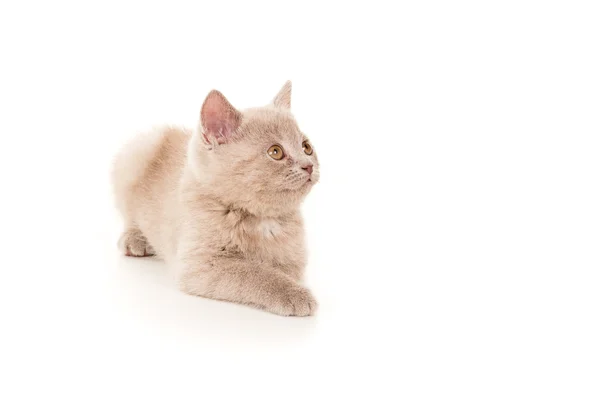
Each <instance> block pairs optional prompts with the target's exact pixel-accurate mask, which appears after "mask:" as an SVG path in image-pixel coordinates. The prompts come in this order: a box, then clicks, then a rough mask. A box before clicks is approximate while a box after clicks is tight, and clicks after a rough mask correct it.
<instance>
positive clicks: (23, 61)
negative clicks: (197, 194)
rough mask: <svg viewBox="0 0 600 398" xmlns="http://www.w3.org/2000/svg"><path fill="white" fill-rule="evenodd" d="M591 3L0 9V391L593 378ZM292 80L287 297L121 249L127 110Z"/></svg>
mask: <svg viewBox="0 0 600 398" xmlns="http://www.w3.org/2000/svg"><path fill="white" fill-rule="evenodd" d="M599 20H600V13H599V10H598V7H597V3H596V2H593V1H589V2H583V1H506V0H505V1H497V2H489V1H488V2H481V1H457V2H446V1H414V2H412V1H410V2H387V3H385V2H377V1H369V2H364V3H355V2H339V3H333V2H317V3H314V4H312V3H309V2H296V3H295V4H293V5H292V4H287V3H286V2H283V1H280V2H273V3H265V2H257V1H252V2H250V1H248V2H239V3H229V2H224V1H216V0H214V1H210V2H207V1H200V0H197V1H192V2H189V3H179V2H174V1H168V2H162V3H161V4H158V3H156V2H152V1H145V2H142V1H138V2H127V1H102V2H83V1H78V2H75V1H73V2H66V1H58V2H57V1H53V2H41V1H40V2H25V1H8V2H7V1H3V2H2V3H1V5H0V43H1V47H0V50H1V54H0V57H1V59H0V71H1V74H0V118H1V120H0V121H1V125H0V135H1V140H0V150H1V153H2V155H1V156H0V170H1V171H0V173H1V181H2V184H1V185H0V186H1V189H2V192H1V194H0V201H1V206H0V228H1V229H0V231H1V234H2V237H1V238H2V239H1V241H0V242H1V243H0V245H1V250H2V257H1V259H2V260H1V261H2V267H1V270H2V275H1V276H0V306H1V310H2V311H1V320H0V324H1V326H0V349H1V351H0V366H1V367H2V369H0V371H1V374H2V379H3V381H2V383H1V387H0V391H1V392H2V393H1V395H2V396H5V397H16V396H48V395H49V394H52V393H60V394H61V396H77V397H82V396H114V397H120V396H164V397H172V396H173V397H174V396H184V395H185V396H205V397H219V396H263V397H271V396H277V397H288V396H291V397H296V396H301V397H317V396H332V397H335V396H340V397H344V396H348V395H350V394H353V393H355V394H358V395H360V396H370V397H384V396H402V397H451V396H452V397H454V396H456V397H549V396H556V397H598V396H599V394H600V377H599V376H600V342H599V341H600V322H599V315H600V270H599V265H600V262H599V257H600V250H599V242H600V210H599V208H600V189H599V182H600V181H599V177H600V176H599V172H600V157H599V153H600V145H599V144H600V139H599V137H600V136H599V134H600V117H599V116H600V114H599V109H600V77H599V76H600V24H599V22H598V21H599ZM287 79H291V80H292V81H293V84H294V90H293V109H294V111H295V114H296V116H297V119H298V121H299V123H300V126H301V127H302V128H303V129H304V131H305V132H306V133H307V134H308V135H309V137H311V139H312V141H313V143H314V146H315V149H316V150H317V151H318V153H319V156H320V159H321V170H322V178H321V182H320V184H319V185H318V186H317V187H316V188H315V189H314V190H313V192H312V193H311V195H310V196H309V198H308V199H307V201H306V203H305V207H304V212H305V215H306V219H307V238H308V242H309V247H310V251H311V256H310V262H309V265H308V281H307V283H308V285H309V286H310V287H311V288H312V289H313V290H314V292H315V294H316V296H317V297H318V299H319V301H320V304H321V307H320V311H319V313H318V315H317V316H316V317H313V318H304V319H292V318H282V317H277V316H274V315H270V314H267V313H262V312H259V311H256V310H253V309H249V308H246V307H241V306H237V305H233V304H227V303H221V302H214V301H209V300H205V299H200V298H195V297H190V296H185V295H183V294H181V293H179V292H178V291H177V290H176V289H175V287H173V286H171V285H170V284H169V281H168V279H167V275H166V272H165V267H164V264H162V263H161V262H159V261H156V260H143V259H130V258H124V257H122V256H121V255H120V254H119V253H118V251H117V249H116V240H117V238H118V236H119V233H120V223H119V219H118V216H117V214H116V213H115V211H114V209H113V205H112V198H111V192H110V186H109V180H108V174H109V168H110V162H111V158H112V156H113V155H114V153H115V152H116V151H117V149H118V148H119V146H120V145H121V144H122V143H123V142H124V141H125V140H126V139H128V138H129V137H131V136H133V135H134V134H135V133H136V131H140V130H144V129H146V128H148V127H150V126H152V125H154V124H160V123H165V122H166V123H180V124H186V125H190V126H192V125H194V124H195V123H196V121H197V118H198V114H199V109H200V105H201V103H202V101H203V99H204V96H205V95H206V94H207V93H208V91H209V90H210V89H213V88H217V89H219V90H221V91H222V92H223V93H224V94H225V95H226V96H227V97H228V98H229V99H230V101H231V102H232V103H233V104H234V105H236V106H238V107H240V108H244V107H248V106H255V105H260V104H263V103H266V102H268V101H269V100H270V99H271V98H272V97H273V96H274V95H275V93H276V92H277V90H278V89H279V88H280V86H281V85H282V84H283V83H284V81H285V80H287Z"/></svg>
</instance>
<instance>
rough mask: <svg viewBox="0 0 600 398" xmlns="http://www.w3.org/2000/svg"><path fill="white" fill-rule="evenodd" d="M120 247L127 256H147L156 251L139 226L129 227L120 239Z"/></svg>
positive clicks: (152, 254)
mask: <svg viewBox="0 0 600 398" xmlns="http://www.w3.org/2000/svg"><path fill="white" fill-rule="evenodd" d="M119 248H120V249H121V250H122V251H123V253H124V254H125V255H126V256H131V257H147V256H154V254H155V252H154V249H153V248H152V246H150V244H149V243H148V240H147V239H146V237H145V236H144V235H142V231H140V230H139V229H137V228H133V227H131V228H127V229H126V230H125V232H123V235H121V238H120V239H119Z"/></svg>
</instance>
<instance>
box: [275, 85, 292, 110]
mask: <svg viewBox="0 0 600 398" xmlns="http://www.w3.org/2000/svg"><path fill="white" fill-rule="evenodd" d="M273 105H275V106H276V107H278V108H285V109H290V108H291V106H292V82H291V81H289V80H288V81H287V82H285V84H284V85H283V87H281V90H279V93H277V95H276V96H275V98H274V99H273Z"/></svg>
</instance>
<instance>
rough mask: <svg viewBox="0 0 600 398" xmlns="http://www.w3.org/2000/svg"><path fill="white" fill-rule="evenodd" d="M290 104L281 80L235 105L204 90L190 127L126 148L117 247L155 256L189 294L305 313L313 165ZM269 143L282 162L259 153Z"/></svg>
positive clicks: (309, 299)
mask: <svg viewBox="0 0 600 398" xmlns="http://www.w3.org/2000/svg"><path fill="white" fill-rule="evenodd" d="M290 104H291V83H290V82H287V83H286V84H285V85H284V86H283V88H282V89H281V91H280V92H279V93H278V94H277V96H276V97H275V99H274V100H273V102H272V103H271V104H269V105H268V106H265V107H259V108H252V109H247V110H244V111H238V110H236V109H235V108H234V107H233V106H231V104H229V102H228V101H227V100H226V99H225V97H224V96H223V95H222V94H221V93H220V92H218V91H211V92H210V93H209V94H208V96H207V97H206V100H205V101H204V104H203V106H202V110H201V117H200V123H199V126H198V128H197V129H196V130H195V131H188V130H185V129H179V128H165V129H159V130H156V131H153V132H151V133H149V134H145V135H142V136H139V137H137V138H136V139H135V140H134V141H132V142H131V143H129V144H128V145H126V146H125V147H124V148H123V150H122V151H121V152H120V153H119V154H118V155H117V158H116V161H115V167H114V172H113V183H114V188H115V194H116V200H117V207H118V208H119V211H120V212H121V214H122V216H123V219H124V223H125V230H124V232H123V235H122V237H121V239H120V241H119V242H120V247H121V249H122V250H123V252H124V253H125V254H126V255H131V256H146V255H154V254H156V255H158V256H161V257H163V258H164V259H165V260H166V262H167V263H169V264H170V265H171V266H172V268H173V270H174V271H175V275H176V278H177V281H178V283H179V286H180V287H181V289H182V290H183V291H184V292H187V293H189V294H193V295H198V296H203V297H208V298H213V299H218V300H226V301H232V302H237V303H243V304H248V305H252V306H255V307H258V308H262V309H265V310H267V311H270V312H273V313H275V314H280V315H296V316H305V315H312V314H313V313H314V311H315V310H316V307H317V303H316V301H315V299H314V297H313V296H312V294H311V292H310V291H309V290H308V289H306V288H305V287H303V286H302V285H301V284H300V282H301V280H302V275H303V271H304V266H305V262H306V254H305V247H304V237H303V234H304V231H303V223H302V217H301V215H300V210H299V207H300V204H301V202H302V200H303V199H304V197H305V196H306V195H307V194H308V192H309V191H310V189H311V187H312V186H313V185H314V184H315V183H316V182H317V181H318V179H319V162H318V160H317V156H316V152H313V153H312V155H307V154H306V153H305V152H304V149H303V142H304V141H306V140H307V138H306V136H305V135H304V134H303V133H302V132H301V131H300V129H299V128H298V125H297V124H296V121H295V119H294V117H293V116H292V114H291V112H290ZM274 144H277V145H280V146H281V147H282V148H283V150H284V153H285V157H284V158H283V159H282V160H274V159H273V158H271V157H270V156H269V155H268V153H267V151H268V149H269V148H270V147H271V146H272V145H274ZM311 167H312V174H311V173H310V171H311Z"/></svg>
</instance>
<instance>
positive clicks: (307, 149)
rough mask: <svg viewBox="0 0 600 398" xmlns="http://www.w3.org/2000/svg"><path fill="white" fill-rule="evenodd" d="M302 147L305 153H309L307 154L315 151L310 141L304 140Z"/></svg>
mask: <svg viewBox="0 0 600 398" xmlns="http://www.w3.org/2000/svg"><path fill="white" fill-rule="evenodd" d="M302 148H304V153H305V154H307V155H312V153H313V148H312V145H310V144H309V143H308V141H304V142H303V143H302Z"/></svg>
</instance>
